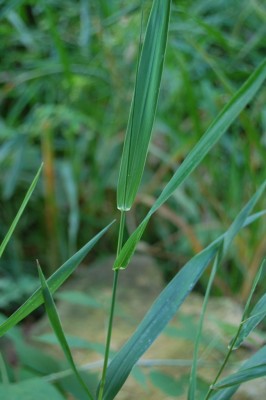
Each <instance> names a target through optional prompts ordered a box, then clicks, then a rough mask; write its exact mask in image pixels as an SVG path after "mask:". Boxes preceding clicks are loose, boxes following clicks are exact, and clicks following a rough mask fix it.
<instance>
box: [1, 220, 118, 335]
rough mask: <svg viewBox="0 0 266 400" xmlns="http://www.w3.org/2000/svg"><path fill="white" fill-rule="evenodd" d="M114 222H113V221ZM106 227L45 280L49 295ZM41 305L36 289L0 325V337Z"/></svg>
mask: <svg viewBox="0 0 266 400" xmlns="http://www.w3.org/2000/svg"><path fill="white" fill-rule="evenodd" d="M113 222H114V221H113ZM113 222H111V224H109V225H107V226H106V227H105V228H104V229H103V230H102V231H100V232H99V233H98V234H97V235H96V236H94V237H93V238H92V239H91V240H90V241H89V242H88V243H86V244H85V246H83V247H82V248H81V249H80V250H79V251H78V252H77V253H75V254H74V255H73V256H72V257H71V258H69V259H68V260H67V261H66V262H65V263H64V264H63V265H61V267H60V268H58V270H57V271H56V272H54V274H53V275H51V276H50V277H49V278H48V279H47V283H48V286H49V289H50V291H51V293H54V292H55V291H56V290H57V289H58V288H59V287H60V286H61V285H62V284H63V282H65V280H66V279H67V278H68V277H69V276H70V275H71V274H72V273H73V271H75V269H76V268H77V266H78V265H79V264H80V263H81V261H82V260H83V259H84V257H86V255H87V254H88V252H89V251H90V250H91V249H92V248H93V246H94V245H95V244H96V243H97V241H98V240H99V239H100V238H101V237H102V236H103V235H104V233H105V232H106V231H107V230H108V229H109V228H110V226H111V225H112V224H113ZM42 303H43V297H42V292H41V288H38V289H37V290H36V291H35V292H34V293H33V294H32V295H31V297H29V298H28V300H27V301H26V302H25V303H24V304H23V305H22V306H21V307H20V308H19V309H18V310H16V311H15V312H14V313H13V314H12V315H11V316H10V317H9V318H8V319H7V320H6V321H5V322H3V323H2V324H1V325H0V337H1V336H2V335H3V334H4V333H5V332H7V331H8V330H9V329H10V328H12V327H13V326H14V325H16V324H17V323H18V322H20V321H21V320H22V319H23V318H25V317H26V316H27V315H29V314H30V313H31V312H32V311H33V310H35V309H36V308H37V307H39V306H40V305H41V304H42Z"/></svg>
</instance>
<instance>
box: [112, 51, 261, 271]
mask: <svg viewBox="0 0 266 400" xmlns="http://www.w3.org/2000/svg"><path fill="white" fill-rule="evenodd" d="M265 78H266V59H265V60H264V62H263V63H262V64H260V66H259V67H258V68H257V69H256V70H255V71H254V72H253V73H252V75H251V76H250V77H249V78H248V79H247V81H246V82H245V83H244V84H243V86H242V87H241V88H240V89H239V90H238V91H237V93H236V94H235V95H234V96H233V98H232V99H231V100H230V101H229V103H228V104H227V105H226V106H225V107H224V109H223V110H222V111H221V113H220V114H219V115H218V117H217V118H216V119H215V120H214V121H213V123H212V124H211V125H210V127H209V128H208V129H207V131H206V132H205V134H204V135H203V136H202V138H201V139H200V141H199V142H198V143H197V144H196V145H195V147H194V148H193V149H192V150H191V152H190V153H189V154H188V156H187V157H186V158H185V160H184V161H183V163H182V164H181V165H180V167H179V168H178V169H177V171H176V172H175V174H174V175H173V177H172V178H171V179H170V181H169V182H168V184H167V185H166V187H165V188H164V190H163V191H162V193H161V194H160V196H159V197H158V199H157V200H156V201H155V203H154V205H153V206H152V208H151V209H150V211H149V212H148V214H147V216H146V217H145V219H144V220H143V221H142V223H141V224H140V225H139V227H138V228H137V229H136V231H135V232H134V233H133V234H132V235H131V236H130V238H129V239H128V240H127V242H126V243H125V245H124V247H123V248H122V250H121V252H120V254H119V256H118V257H117V260H116V262H115V265H114V269H119V268H126V267H127V265H128V263H129V261H130V258H131V256H132V254H133V253H134V251H135V248H136V245H137V243H138V241H139V240H140V238H141V236H142V233H143V232H144V229H145V227H146V225H147V223H148V221H149V219H150V217H151V216H152V215H153V214H154V213H155V212H156V211H157V210H158V208H159V207H161V206H162V204H164V203H165V202H166V201H167V200H168V199H169V197H170V196H171V195H172V194H173V192H174V191H175V190H176V189H177V188H178V186H179V185H180V184H181V183H183V182H184V181H185V179H186V178H187V177H188V176H189V175H190V174H191V173H192V172H193V171H194V170H195V168H196V167H197V166H198V165H199V164H200V162H201V161H202V159H203V158H204V157H205V156H206V154H207V153H208V152H209V151H210V150H211V148H212V147H213V146H214V145H215V144H216V142H217V141H218V140H219V139H220V138H221V136H222V135H223V134H224V133H225V132H226V131H227V129H228V128H229V126H230V125H231V124H232V122H233V121H234V120H235V119H236V118H237V116H238V115H239V114H240V112H241V111H242V110H243V109H244V108H245V106H246V105H247V104H248V103H249V102H250V101H251V99H252V98H253V97H254V96H255V94H256V93H257V91H258V90H259V88H260V87H261V85H262V84H263V82H264V80H265Z"/></svg>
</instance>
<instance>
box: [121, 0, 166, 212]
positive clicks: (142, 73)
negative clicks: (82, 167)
mask: <svg viewBox="0 0 266 400" xmlns="http://www.w3.org/2000/svg"><path fill="white" fill-rule="evenodd" d="M170 4H171V0H154V2H153V6H152V9H151V13H150V17H149V21H148V25H147V30H146V35H145V38H144V43H143V47H142V52H141V56H140V61H139V65H138V70H137V76H136V83H135V89H134V95H133V100H132V104H131V108H130V114H129V120H128V126H127V132H126V138H125V143H124V149H123V154H122V160H121V166H120V173H119V179H118V187H117V208H118V209H119V210H123V211H127V210H129V209H130V208H131V206H132V203H133V202H134V199H135V196H136V193H137V191H138V187H139V185H140V181H141V178H142V174H143V170H144V165H145V161H146V157H147V152H148V146H149V142H150V138H151V131H152V126H153V121H154V117H155V112H156V106H157V101H158V95H159V89H160V83H161V76H162V70H163V62H164V55H165V48H166V41H167V33H168V24H169V16H170Z"/></svg>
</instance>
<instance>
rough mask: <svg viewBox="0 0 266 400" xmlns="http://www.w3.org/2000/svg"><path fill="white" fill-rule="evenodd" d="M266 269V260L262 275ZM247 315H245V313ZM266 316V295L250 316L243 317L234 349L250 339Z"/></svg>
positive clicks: (263, 263) (263, 264)
mask: <svg viewBox="0 0 266 400" xmlns="http://www.w3.org/2000/svg"><path fill="white" fill-rule="evenodd" d="M265 267H266V259H265V260H264V261H263V262H262V265H261V268H260V270H259V272H260V275H261V272H262V270H263V268H265ZM244 314H245V313H244ZM265 316H266V294H264V295H263V296H262V297H261V298H260V300H259V301H258V302H257V304H256V305H255V306H254V308H253V309H252V311H251V313H250V315H249V316H247V317H246V318H245V315H244V316H243V323H242V325H241V330H240V333H239V335H238V338H237V340H236V341H235V343H234V347H233V349H234V350H236V349H238V347H239V346H240V345H241V343H242V342H243V341H244V340H245V339H246V338H247V337H248V335H249V334H250V333H251V332H252V331H253V330H254V329H255V328H256V326H257V325H258V324H259V323H260V322H261V321H262V320H263V319H264V318H265Z"/></svg>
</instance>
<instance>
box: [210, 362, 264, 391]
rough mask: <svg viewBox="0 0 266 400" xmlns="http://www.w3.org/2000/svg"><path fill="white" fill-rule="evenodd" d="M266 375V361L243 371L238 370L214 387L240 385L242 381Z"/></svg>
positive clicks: (221, 387)
mask: <svg viewBox="0 0 266 400" xmlns="http://www.w3.org/2000/svg"><path fill="white" fill-rule="evenodd" d="M265 375H266V363H265V362H264V363H262V364H259V365H255V366H254V367H251V368H246V369H243V370H241V371H238V372H236V373H235V374H232V375H230V376H228V377H227V378H224V379H222V380H221V381H220V382H218V383H216V385H214V386H213V389H215V390H217V389H223V388H228V387H230V386H235V385H240V384H241V383H244V382H247V381H250V380H252V379H257V378H260V377H262V376H265Z"/></svg>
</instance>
